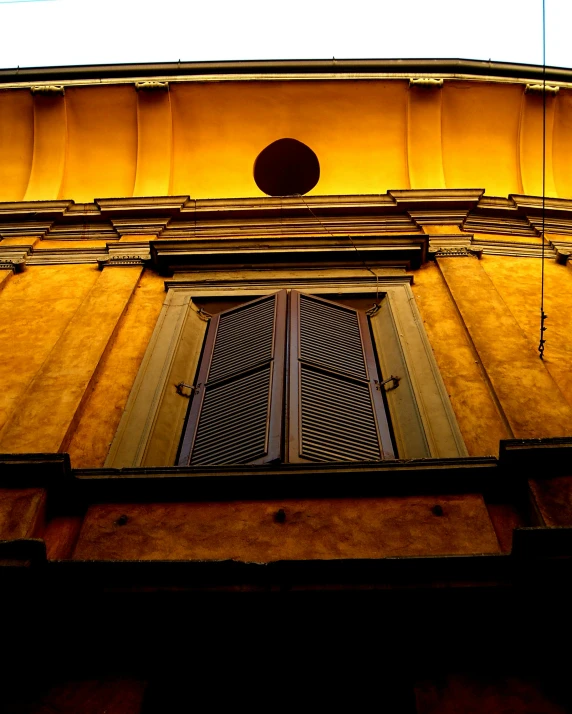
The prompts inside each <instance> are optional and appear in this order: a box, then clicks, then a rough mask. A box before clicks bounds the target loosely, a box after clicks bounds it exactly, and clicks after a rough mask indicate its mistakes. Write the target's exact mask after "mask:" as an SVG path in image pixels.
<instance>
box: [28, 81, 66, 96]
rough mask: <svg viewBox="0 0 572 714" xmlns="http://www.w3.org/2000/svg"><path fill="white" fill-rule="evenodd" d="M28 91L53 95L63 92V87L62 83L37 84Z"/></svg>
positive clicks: (62, 93) (62, 94)
mask: <svg viewBox="0 0 572 714" xmlns="http://www.w3.org/2000/svg"><path fill="white" fill-rule="evenodd" d="M30 92H32V94H43V95H46V96H49V97H54V96H58V95H61V96H62V97H63V96H64V94H65V88H64V85H63V84H37V85H34V86H32V87H30Z"/></svg>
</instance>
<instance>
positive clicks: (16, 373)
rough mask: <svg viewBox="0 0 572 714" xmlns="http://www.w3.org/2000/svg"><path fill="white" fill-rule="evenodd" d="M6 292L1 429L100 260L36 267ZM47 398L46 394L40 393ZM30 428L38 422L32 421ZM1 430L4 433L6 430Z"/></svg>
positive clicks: (0, 305)
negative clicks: (95, 263)
mask: <svg viewBox="0 0 572 714" xmlns="http://www.w3.org/2000/svg"><path fill="white" fill-rule="evenodd" d="M0 276H10V277H8V279H7V280H6V281H5V287H4V289H3V290H2V292H0V384H1V385H2V389H1V390H0V429H2V427H4V425H5V423H6V420H7V419H8V418H9V416H10V415H11V414H12V413H13V412H14V411H17V410H19V408H20V406H21V399H22V397H23V395H24V394H25V392H26V391H27V389H28V388H29V385H30V383H31V381H32V380H33V379H34V377H35V376H36V374H37V373H38V371H39V370H40V368H41V366H42V365H43V364H44V362H45V361H46V359H47V358H48V356H49V355H50V353H51V352H52V350H53V348H54V345H55V344H56V342H57V341H58V339H59V338H60V336H61V334H62V332H63V331H64V330H65V328H66V327H67V325H68V324H69V322H70V321H71V319H72V318H73V316H74V315H75V314H76V312H77V310H78V309H79V307H80V305H81V304H82V302H83V301H84V299H85V297H86V295H87V294H88V293H89V291H90V290H91V289H92V287H93V285H94V283H95V281H96V280H97V278H98V277H99V272H98V270H97V267H96V266H94V265H57V266H49V267H30V268H27V269H26V270H25V271H24V272H22V273H20V274H18V275H12V274H11V273H10V272H9V271H1V273H0ZM37 396H38V398H39V399H41V394H40V395H37ZM28 428H29V429H30V431H32V430H33V431H35V430H36V429H37V424H29V427H28ZM0 433H1V432H0Z"/></svg>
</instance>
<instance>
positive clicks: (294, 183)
mask: <svg viewBox="0 0 572 714" xmlns="http://www.w3.org/2000/svg"><path fill="white" fill-rule="evenodd" d="M319 179H320V162H319V161H318V157H317V156H316V154H315V153H314V152H313V151H312V149H310V147H309V146H306V144H303V143H302V142H301V141H297V140H296V139H278V141H274V142H272V144H269V145H268V146H267V147H266V148H265V149H263V150H262V151H261V152H260V153H259V154H258V156H257V158H256V161H255V162H254V180H255V181H256V185H257V186H258V188H259V189H260V190H261V191H264V193H266V194H268V195H269V196H296V195H303V194H305V193H308V191H311V190H312V189H313V188H314V186H315V185H316V184H317V183H318V181H319Z"/></svg>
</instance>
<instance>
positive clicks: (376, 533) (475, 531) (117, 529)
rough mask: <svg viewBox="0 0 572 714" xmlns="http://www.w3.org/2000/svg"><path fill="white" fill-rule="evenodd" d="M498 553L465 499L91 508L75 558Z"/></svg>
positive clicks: (480, 513)
mask: <svg viewBox="0 0 572 714" xmlns="http://www.w3.org/2000/svg"><path fill="white" fill-rule="evenodd" d="M435 506H440V509H439V508H437V509H435V508H434V507H435ZM280 512H282V513H280ZM121 516H124V518H121ZM282 521H283V522H282ZM498 551H499V546H498V542H497V539H496V536H495V534H494V531H493V528H492V525H491V522H490V520H489V517H488V514H487V509H486V506H485V504H484V502H483V499H482V497H481V496H480V495H463V496H438V497H435V498H430V497H407V498H385V499H350V498H344V499H316V500H308V499H301V500H293V499H292V500H284V501H236V502H231V503H167V504H121V505H117V504H106V505H94V506H92V507H91V508H90V509H89V511H88V513H87V516H86V519H85V521H84V524H83V528H82V530H81V533H80V537H79V540H78V544H77V547H76V549H75V553H74V558H76V559H82V560H90V559H97V560H99V559H101V560H121V559H133V560H154V559H159V560H178V559H183V560H229V559H230V560H236V561H242V562H261V563H264V562H271V561H275V560H302V559H337V558H381V557H391V556H414V555H437V554H440V555H443V554H464V553H465V554H468V553H475V552H476V553H496V552H498Z"/></svg>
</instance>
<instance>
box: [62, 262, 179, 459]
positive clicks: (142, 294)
mask: <svg viewBox="0 0 572 714" xmlns="http://www.w3.org/2000/svg"><path fill="white" fill-rule="evenodd" d="M164 299H165V290H164V278H162V277H160V276H159V275H157V274H156V273H154V272H152V271H146V272H145V273H144V274H143V276H142V277H141V279H140V281H139V283H138V285H137V288H136V289H135V291H134V294H133V297H132V299H131V301H130V303H129V305H128V307H127V310H126V311H125V313H124V314H123V316H122V318H121V320H120V323H119V326H118V328H117V330H116V333H115V336H114V340H113V342H112V344H111V345H109V346H108V349H107V350H106V352H105V354H104V355H103V358H102V359H101V362H100V364H99V367H98V370H97V373H96V375H95V377H94V380H93V384H92V389H93V391H92V392H91V394H90V395H89V397H88V398H87V401H86V403H85V406H84V409H83V413H82V415H81V418H80V420H79V423H78V425H77V428H76V430H75V432H74V434H73V436H72V438H71V440H70V444H69V447H68V452H69V455H70V458H71V463H72V466H74V467H76V468H84V467H98V466H103V463H104V461H105V457H106V455H107V452H108V450H109V445H110V444H111V441H112V440H113V436H114V434H115V430H116V429H117V425H118V424H119V420H120V419H121V415H122V413H123V408H124V407H125V403H126V402H127V398H128V396H129V392H130V390H131V387H132V385H133V381H134V379H135V377H136V375H137V371H138V369H139V366H140V364H141V360H142V359H143V355H144V354H145V350H146V349H147V345H148V343H149V339H150V337H151V333H152V332H153V328H154V327H155V323H156V322H157V317H158V316H159V312H160V311H161V306H162V304H163V301H164Z"/></svg>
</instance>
